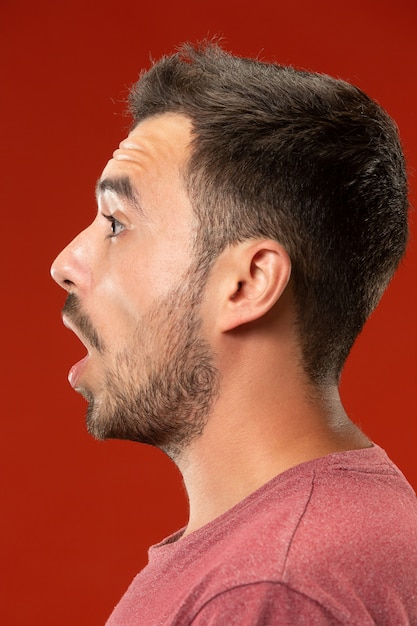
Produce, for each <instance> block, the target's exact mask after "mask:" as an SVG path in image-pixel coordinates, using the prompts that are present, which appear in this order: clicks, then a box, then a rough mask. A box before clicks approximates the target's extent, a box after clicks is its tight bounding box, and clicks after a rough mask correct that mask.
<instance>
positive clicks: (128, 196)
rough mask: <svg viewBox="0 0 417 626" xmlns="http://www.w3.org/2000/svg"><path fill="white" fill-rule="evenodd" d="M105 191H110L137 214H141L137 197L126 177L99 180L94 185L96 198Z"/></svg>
mask: <svg viewBox="0 0 417 626" xmlns="http://www.w3.org/2000/svg"><path fill="white" fill-rule="evenodd" d="M105 191H111V192H112V193H115V194H117V195H118V196H119V197H120V198H124V199H125V200H127V201H128V202H129V204H131V206H132V207H133V208H134V209H135V210H136V211H138V212H140V213H142V209H141V208H140V205H139V201H138V197H137V194H136V191H135V189H134V188H133V185H132V183H131V181H130V178H128V176H119V177H117V178H101V179H99V180H98V181H97V184H96V197H98V196H99V195H100V194H102V193H104V192H105Z"/></svg>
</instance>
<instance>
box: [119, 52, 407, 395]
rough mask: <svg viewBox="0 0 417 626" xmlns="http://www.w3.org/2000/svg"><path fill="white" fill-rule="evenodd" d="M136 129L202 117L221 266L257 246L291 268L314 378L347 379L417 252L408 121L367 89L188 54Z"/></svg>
mask: <svg viewBox="0 0 417 626" xmlns="http://www.w3.org/2000/svg"><path fill="white" fill-rule="evenodd" d="M130 110H131V112H132V114H133V118H134V123H135V125H136V124H137V123H139V122H140V121H141V120H143V119H144V118H146V117H149V116H154V115H157V114H162V113H169V112H176V113H181V114H184V115H186V116H187V117H188V118H190V120H191V122H192V125H193V134H194V138H193V150H192V155H191V157H190V160H189V163H188V167H187V172H186V175H185V179H186V184H187V188H188V192H189V195H190V198H191V201H192V203H193V207H194V210H195V212H196V214H197V216H198V219H199V223H200V233H199V250H200V255H201V259H202V260H203V262H204V263H205V264H206V265H207V266H208V265H209V264H210V263H211V262H212V261H213V259H214V258H216V256H217V255H218V254H219V253H220V252H221V251H222V250H223V249H224V248H225V246H227V245H228V244H233V243H236V242H238V241H243V240H245V239H247V238H253V237H255V238H257V237H267V238H273V239H275V240H277V241H279V242H280V243H281V244H282V245H283V246H284V247H285V248H286V249H287V251H288V253H289V256H290V258H291V262H292V281H293V289H294V297H295V304H296V310H297V320H298V333H299V337H300V344H301V348H302V354H303V362H304V367H305V370H306V372H307V373H308V375H309V376H310V378H311V379H312V381H314V382H315V383H325V382H327V381H328V380H330V379H333V380H334V378H335V377H336V378H338V377H339V375H340V372H341V370H342V367H343V364H344V362H345V359H346V357H347V355H348V353H349V351H350V349H351V347H352V344H353V342H354V340H355V338H356V337H357V335H358V334H359V332H360V331H361V329H362V326H363V324H364V323H365V321H366V319H367V317H368V316H369V314H370V313H371V311H372V310H373V309H374V307H375V306H376V305H377V303H378V301H379V299H380V297H381V295H382V293H383V291H384V289H385V287H386V286H387V284H388V282H389V281H390V279H391V277H392V275H393V273H394V271H395V269H396V267H397V265H398V263H399V261H400V259H401V257H402V255H403V253H404V251H405V247H406V242H407V232H408V229H407V212H408V202H407V177H406V170H405V162H404V156H403V152H402V149H401V145H400V140H399V137H398V130H397V127H396V125H395V123H394V122H393V121H392V120H391V118H390V117H389V116H388V114H387V113H386V112H385V111H384V110H383V109H382V108H381V107H380V106H379V104H378V103H376V102H375V101H373V100H372V99H371V98H369V97H368V96H367V95H366V94H365V93H363V92H362V91H361V90H360V89H358V88H357V87H355V86H353V85H351V84H349V83H347V82H345V81H343V80H338V79H335V78H332V77H330V76H327V75H324V74H317V73H314V72H308V71H305V70H299V69H295V68H293V67H286V66H281V65H278V64H275V63H265V62H261V61H259V60H255V59H246V58H239V57H236V56H234V55H232V54H229V53H228V52H226V51H224V50H222V49H221V48H220V47H219V46H218V45H217V44H214V43H207V42H205V43H202V44H198V45H196V46H194V45H191V44H185V45H183V46H182V47H181V48H180V49H179V50H178V52H177V53H176V54H173V55H171V56H168V57H163V58H162V59H161V60H160V61H158V62H156V63H155V64H154V65H153V66H152V67H151V69H150V70H149V71H147V72H144V73H143V74H142V75H141V77H140V79H139V81H138V82H137V83H136V84H135V85H134V86H133V88H132V90H131V93H130Z"/></svg>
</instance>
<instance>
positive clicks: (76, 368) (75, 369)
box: [68, 354, 88, 389]
mask: <svg viewBox="0 0 417 626" xmlns="http://www.w3.org/2000/svg"><path fill="white" fill-rule="evenodd" d="M87 361H88V354H87V356H85V357H84V358H83V359H81V361H78V363H76V364H75V365H73V366H72V367H71V369H70V372H69V374H68V380H69V383H70V385H71V387H72V388H73V389H76V388H77V385H78V381H79V380H80V377H81V374H82V373H83V371H84V369H85V366H86V365H87Z"/></svg>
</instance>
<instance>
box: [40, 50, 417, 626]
mask: <svg viewBox="0 0 417 626" xmlns="http://www.w3.org/2000/svg"><path fill="white" fill-rule="evenodd" d="M130 104H131V111H132V114H133V118H134V125H133V129H132V131H131V132H130V134H129V136H128V137H127V138H126V139H125V140H124V141H122V143H121V144H120V147H119V148H118V149H117V150H116V151H115V152H114V154H113V158H112V159H111V160H110V161H109V162H108V164H107V166H106V167H105V169H104V171H103V174H102V176H101V178H100V180H99V181H98V183H97V201H98V214H97V216H96V218H95V220H94V221H93V223H92V224H91V225H90V226H89V227H88V228H87V229H86V230H85V231H83V232H82V233H81V234H80V235H78V237H76V239H74V241H73V242H72V243H70V244H69V246H68V247H67V248H66V249H65V250H64V251H63V252H62V253H61V254H60V255H59V256H58V258H57V259H56V261H55V263H54V265H53V267H52V274H53V277H54V278H55V280H56V281H57V282H58V283H59V284H60V285H61V286H62V287H63V288H64V289H66V290H67V291H68V298H67V302H66V304H65V307H64V313H63V318H64V322H65V324H66V325H67V326H68V327H69V328H71V329H72V330H73V331H74V332H75V333H76V334H77V335H78V336H79V338H80V339H81V341H83V343H84V344H85V346H86V347H87V350H88V354H87V356H86V357H85V358H84V359H83V360H82V361H80V362H79V363H77V364H76V365H75V366H74V367H73V368H72V370H71V372H70V376H69V378H70V382H71V384H72V386H73V387H74V388H75V389H76V390H78V391H79V392H80V393H82V394H83V395H84V396H85V397H86V399H87V400H88V403H89V408H88V414H87V423H88V428H89V431H90V432H91V433H92V434H93V435H94V436H95V437H97V438H99V439H106V438H125V439H130V440H134V441H139V442H145V443H148V444H152V445H155V446H158V447H159V448H161V449H162V450H164V451H165V452H166V453H167V454H168V455H169V456H170V457H171V458H172V459H173V460H174V461H175V463H176V464H177V465H178V467H179V469H180V471H181V472H182V475H183V477H184V482H185V485H186V488H187V493H188V496H189V502H190V514H189V523H188V525H187V527H186V528H185V529H183V530H182V531H180V532H178V533H176V534H175V535H173V536H172V537H169V538H168V539H166V540H165V541H164V542H163V543H161V544H159V545H158V546H155V547H153V548H151V550H150V554H149V564H148V566H147V567H146V568H145V569H144V570H143V571H142V572H141V573H140V574H138V576H137V577H136V578H135V580H134V581H133V583H132V585H131V586H130V588H129V589H128V591H127V592H126V594H125V596H124V597H123V598H122V600H121V601H120V603H119V605H118V606H117V607H116V608H115V610H114V612H113V614H112V615H111V617H110V618H109V621H108V624H109V625H111V626H113V625H116V624H120V625H121V624H123V626H129V625H133V624H137V625H139V624H140V625H141V626H147V625H149V626H150V625H152V626H156V625H162V624H164V625H168V624H169V625H174V624H175V625H177V626H179V625H181V626H183V625H186V624H187V625H188V624H192V625H193V626H203V625H208V624H216V625H225V626H229V625H232V624H239V625H251V626H252V625H265V624H268V625H269V624H274V625H275V624H277V625H278V624H279V625H284V626H285V625H297V624H308V625H309V626H312V625H313V626H314V625H315V624H349V625H352V624H360V625H366V624H379V625H382V624H385V625H388V624H389V625H400V624H404V625H405V624H417V505H416V498H415V494H414V493H413V491H412V489H411V487H410V486H409V485H408V483H407V482H406V480H405V479H404V477H403V476H402V475H401V473H400V472H399V470H398V469H397V468H396V467H395V466H394V465H393V464H392V463H391V462H390V460H389V459H388V457H387V456H386V454H385V453H384V452H383V451H382V450H381V449H380V448H379V447H378V446H376V445H373V443H372V442H371V441H369V439H368V438H367V437H366V436H365V435H364V434H363V433H362V432H361V431H360V430H359V428H358V427H357V426H355V425H354V424H353V423H352V422H351V421H350V420H349V418H348V416H347V415H346V413H345V411H344V409H343V406H342V403H341V400H340V397H339V393H338V381H339V378H340V373H341V370H342V367H343V364H344V362H345V359H346V357H347V355H348V353H349V350H350V348H351V346H352V344H353V342H354V340H355V338H356V336H357V335H358V333H359V332H360V330H361V328H362V326H363V324H364V322H365V321H366V319H367V317H368V316H369V314H370V313H371V311H372V310H373V309H374V307H375V306H376V304H377V303H378V301H379V298H380V296H381V295H382V293H383V291H384V289H385V287H386V285H387V284H388V282H389V280H390V279H391V277H392V275H393V273H394V271H395V269H396V267H397V265H398V263H399V261H400V259H401V257H402V255H403V253H404V249H405V246H406V240H407V183H406V175H405V166H404V159H403V155H402V151H401V147H400V143H399V139H398V135H397V131H396V127H395V125H394V123H393V122H392V121H391V120H390V118H389V117H388V115H387V114H386V113H385V112H384V111H383V110H382V109H381V108H380V106H379V105H378V104H376V103H375V102H373V101H372V100H371V99H369V98H368V97H367V96H366V95H365V94H364V93H362V92H361V91H360V90H359V89H357V88H355V87H353V86H351V85H349V84H347V83H345V82H343V81H340V80H335V79H332V78H330V77H328V76H322V75H318V74H314V73H308V72H303V71H298V70H295V69H292V68H288V67H280V66H277V65H273V64H266V63H261V62H259V61H255V60H248V59H239V58H237V57H234V56H232V55H230V54H228V53H226V52H224V51H222V50H221V49H220V48H219V47H217V46H216V45H214V44H204V45H201V46H197V47H192V46H190V45H186V46H183V48H182V49H181V50H180V51H179V52H178V53H177V54H174V55H172V56H170V57H167V58H163V59H162V60H161V61H159V62H158V63H156V64H155V65H154V66H153V67H152V68H151V69H150V70H149V71H148V72H147V73H145V74H143V75H142V76H141V78H140V80H139V81H138V83H137V84H136V85H135V86H134V88H133V89H132V92H131V96H130Z"/></svg>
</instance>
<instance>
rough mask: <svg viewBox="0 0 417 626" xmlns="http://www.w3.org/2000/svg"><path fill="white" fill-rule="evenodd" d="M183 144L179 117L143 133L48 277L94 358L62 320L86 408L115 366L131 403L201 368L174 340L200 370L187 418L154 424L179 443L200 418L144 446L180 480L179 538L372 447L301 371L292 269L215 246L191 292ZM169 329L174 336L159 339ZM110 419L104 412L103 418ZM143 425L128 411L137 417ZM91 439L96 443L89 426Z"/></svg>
mask: <svg viewBox="0 0 417 626" xmlns="http://www.w3.org/2000/svg"><path fill="white" fill-rule="evenodd" d="M190 140H191V125H190V122H189V120H188V119H187V118H186V117H184V116H182V115H179V114H165V115H161V116H158V117H154V118H149V119H147V120H145V121H143V122H141V123H140V124H139V125H138V126H137V127H136V128H135V129H134V130H133V131H132V132H131V133H130V135H129V136H128V138H127V139H126V140H124V141H123V142H122V143H121V144H120V147H119V149H118V150H116V151H115V152H114V154H113V158H112V159H111V160H110V161H109V162H108V164H107V166H106V167H105V169H104V171H103V174H102V176H101V180H102V181H103V180H110V181H115V180H116V179H117V180H119V181H120V180H124V179H125V178H126V177H128V178H129V180H130V183H131V186H132V190H133V196H134V197H133V198H132V197H131V196H132V194H130V195H129V194H125V193H120V185H119V188H118V193H116V192H115V190H114V185H107V186H106V184H105V185H101V186H99V193H98V213H97V217H96V219H95V220H94V222H93V223H92V224H91V225H90V226H89V227H88V228H87V229H86V230H85V231H83V232H82V233H81V234H80V235H78V237H76V238H75V239H74V241H73V242H71V243H70V244H69V246H68V247H67V248H66V249H65V250H64V251H63V252H62V253H61V254H60V255H59V256H58V257H57V259H56V260H55V262H54V264H53V266H52V275H53V277H54V279H55V280H56V281H57V282H58V283H59V284H60V285H61V286H62V287H63V288H64V289H66V290H67V291H68V292H69V293H70V294H73V296H72V299H74V298H75V299H76V300H77V302H78V303H79V308H80V310H81V311H82V313H83V314H84V315H85V317H86V318H87V319H88V321H89V323H91V328H92V329H94V331H95V332H96V334H97V338H99V340H100V343H99V345H98V346H96V347H94V346H93V344H94V341H90V340H88V339H87V338H86V337H87V336H88V337H89V336H90V335H91V333H89V327H88V326H87V327H86V331H85V333H84V335H83V333H82V332H81V331H80V328H79V326H80V324H79V321H80V320H79V315H78V317H77V315H74V314H73V313H71V312H69V311H68V310H67V312H66V313H64V321H66V323H67V325H68V326H69V327H70V328H72V329H73V330H74V331H75V332H76V333H77V334H78V335H79V336H80V338H81V339H82V340H83V341H84V343H85V344H86V346H87V348H88V349H89V358H88V359H87V362H86V363H85V366H84V368H83V369H82V371H81V373H80V372H78V374H79V375H78V376H77V377H75V378H76V381H75V387H76V388H77V390H79V391H80V392H82V393H84V395H86V397H87V398H88V399H90V402H91V399H92V398H94V404H95V406H96V407H97V406H98V407H103V406H104V407H106V406H107V407H108V406H109V405H110V404H112V403H113V404H114V403H115V399H114V397H113V395H114V394H109V393H108V383H109V372H110V373H112V375H113V374H114V371H115V368H116V366H117V364H118V363H119V362H120V360H121V355H124V357H126V358H127V356H128V355H131V359H132V360H131V361H130V362H128V363H129V367H127V366H126V364H125V366H124V367H122V368H121V369H120V372H119V373H120V376H119V379H118V385H119V387H120V388H123V386H126V387H128V388H129V389H130V390H132V389H134V388H136V390H137V391H138V394H139V395H140V396H141V395H142V394H143V393H144V389H145V386H146V384H147V382H148V381H149V377H150V371H151V370H152V371H155V369H158V370H159V371H160V372H163V370H161V367H162V365H163V362H164V361H170V362H171V363H175V365H176V366H177V367H176V368H174V369H178V367H179V368H180V369H181V368H186V367H188V368H189V369H191V370H193V368H195V367H197V365H196V363H198V362H199V361H201V360H202V357H201V355H202V354H203V353H202V352H200V353H198V355H199V356H198V357H197V359H196V360H195V363H194V364H190V361H189V359H188V357H187V354H188V353H189V352H190V351H189V349H188V348H187V349H185V350H184V349H183V348H184V346H182V349H180V348H179V346H178V341H177V337H178V336H179V335H184V334H185V335H187V334H188V335H190V333H191V335H192V339H193V341H195V342H197V343H198V344H199V347H200V348H202V349H203V350H204V354H205V358H207V359H208V361H209V362H210V372H211V374H210V376H208V377H207V380H205V382H206V384H205V389H204V390H202V391H201V395H200V396H199V397H198V398H197V399H196V402H195V403H194V404H195V406H194V409H193V410H191V411H190V410H188V409H187V410H186V408H185V407H186V406H188V405H187V404H186V402H182V404H181V406H180V407H179V408H178V410H177V414H176V415H173V413H174V412H173V411H165V410H164V409H163V408H162V407H163V403H162V404H161V410H160V412H159V413H158V414H157V415H155V416H154V420H155V421H156V423H157V424H158V423H160V424H163V423H164V421H167V420H168V419H173V418H174V417H175V419H176V421H174V422H171V425H172V424H176V426H175V429H178V432H181V427H182V424H184V423H188V426H190V425H192V424H193V422H196V420H197V414H196V407H197V406H204V410H203V412H202V414H200V415H198V425H197V428H196V429H195V430H194V431H193V432H191V435H190V433H189V432H188V435H187V436H185V435H184V436H180V437H179V438H177V441H176V442H175V444H172V445H169V442H167V440H166V441H164V442H163V443H162V444H161V442H158V441H155V442H154V443H155V445H159V447H161V448H162V449H165V451H166V452H167V453H168V454H170V456H171V457H172V458H173V459H174V460H175V462H176V463H177V465H178V467H179V469H180V471H181V472H182V475H183V478H184V483H185V486H186V489H187V492H188V496H189V502H190V518H189V524H188V527H187V530H186V533H185V534H188V533H190V532H192V531H194V530H196V529H197V528H199V527H201V526H202V525H204V524H206V523H207V522H209V521H210V520H212V519H214V518H215V517H217V516H218V515H220V514H221V513H223V512H225V511H226V510H228V509H229V508H231V507H232V506H233V505H234V504H236V503H237V502H239V501H240V500H242V499H243V498H244V497H246V496H247V495H248V494H250V493H251V492H253V491H254V490H256V489H257V488H258V487H260V486H261V485H263V484H264V483H265V482H267V481H268V480H269V479H271V478H272V477H273V476H275V475H277V474H279V473H280V472H283V471H285V470H286V469H289V468H290V467H293V466H294V465H297V464H299V463H302V462H303V461H307V460H310V459H313V458H316V457H319V456H323V455H324V454H328V453H331V452H336V451H342V450H348V449H357V448H362V447H367V446H370V445H371V443H370V442H369V440H368V439H367V438H366V437H365V436H364V435H363V434H362V433H361V432H360V430H359V429H358V428H357V427H356V426H354V425H353V424H352V422H351V421H350V420H349V418H348V417H347V415H346V413H345V411H344V409H343V406H342V403H341V401H340V397H339V393H338V389H337V386H336V384H334V385H330V384H329V385H328V386H326V387H324V388H320V389H319V388H317V387H314V386H313V385H312V384H311V382H310V381H309V380H308V378H307V377H306V375H305V373H304V370H303V367H302V361H301V353H300V349H299V345H298V344H299V342H298V337H297V333H296V330H295V311H294V306H293V297H292V285H291V262H290V259H289V257H288V255H287V253H286V251H285V249H284V248H283V247H282V246H281V245H280V244H279V243H278V242H276V241H271V240H263V239H259V240H258V239H256V240H247V241H244V242H242V243H239V244H237V245H234V246H230V247H228V248H226V249H225V250H224V251H223V252H222V253H221V254H220V255H219V257H218V258H217V259H216V261H215V262H214V264H213V266H212V268H211V271H210V274H209V276H208V278H207V280H206V281H205V282H204V284H200V287H199V289H197V291H196V289H195V283H196V277H195V274H194V273H193V272H194V270H193V268H194V265H195V258H194V251H193V242H194V240H195V233H196V229H197V224H196V220H195V217H194V213H193V210H192V206H191V204H190V200H189V198H188V196H187V194H186V191H185V189H184V184H183V181H182V178H181V171H182V170H183V168H184V167H185V165H186V163H187V159H188V157H189V154H190ZM136 205H138V206H136ZM106 215H107V216H109V215H111V216H112V217H113V218H114V219H115V220H117V222H113V224H112V223H111V222H110V221H109V219H108V218H106V217H105V216H106ZM112 229H113V231H114V232H112ZM111 235H116V236H111ZM184 286H186V289H184ZM178 290H179V291H178ZM187 294H189V296H188V297H187ZM70 301H71V300H70ZM167 303H168V305H167ZM173 303H175V304H176V306H173ZM68 308H69V307H67V309H68ZM161 311H162V313H161ZM174 311H175V317H172V316H173V315H174ZM190 317H192V318H193V319H194V320H195V324H194V325H193V328H192V332H191V331H190V328H189V327H188V330H187V325H186V324H187V320H188V319H189V318H190ZM173 320H174V322H175V324H174V325H176V326H175V328H176V332H175V333H172V332H171V333H170V331H169V328H171V326H172V322H173ZM184 330H186V332H183V331H184ZM132 338H133V342H132ZM91 339H92V337H91ZM132 343H133V347H132ZM193 345H196V344H195V343H193ZM180 347H181V346H180ZM190 365H191V368H190ZM132 370H133V378H132V375H130V374H129V375H128V371H129V372H131V371H132ZM200 378H201V377H200ZM203 378H204V376H203ZM73 383H74V378H73ZM173 385H174V387H175V384H174V383H173V384H171V385H170V386H169V388H172V387H173ZM203 391H204V393H203ZM203 398H204V400H203ZM204 403H205V404H204ZM97 411H98V409H97V410H96V409H94V412H95V414H94V415H92V416H90V418H91V420H92V421H93V423H97V422H100V420H103V416H102V414H100V412H97ZM112 411H114V406H113V407H112V409H111V411H110V413H109V415H110V416H111V414H112ZM133 417H134V416H133ZM145 418H146V416H144V415H142V416H141V414H140V413H138V415H137V418H136V419H137V421H140V420H142V421H143V420H144V419H145ZM106 419H108V415H107V418H106ZM90 430H92V432H93V433H94V434H95V435H96V436H97V434H98V435H99V436H100V428H98V429H97V430H96V432H95V428H94V426H93V427H92V428H90ZM171 431H172V428H171ZM188 431H189V429H188ZM101 436H104V437H105V436H107V435H105V434H104V435H103V433H101ZM136 440H140V438H139V437H136ZM148 443H149V441H148Z"/></svg>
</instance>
